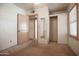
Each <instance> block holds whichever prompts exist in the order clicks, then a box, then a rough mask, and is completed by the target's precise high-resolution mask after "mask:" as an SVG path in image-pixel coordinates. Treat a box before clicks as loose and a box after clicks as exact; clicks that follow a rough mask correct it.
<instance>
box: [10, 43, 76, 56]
mask: <svg viewBox="0 0 79 59" xmlns="http://www.w3.org/2000/svg"><path fill="white" fill-rule="evenodd" d="M11 55H13V56H74V55H75V54H74V53H73V51H72V50H71V49H70V48H69V47H68V46H67V45H64V44H56V43H50V44H49V45H37V44H32V45H31V46H29V47H26V48H24V49H22V50H20V51H18V52H16V53H13V54H11Z"/></svg>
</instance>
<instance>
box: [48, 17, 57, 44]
mask: <svg viewBox="0 0 79 59" xmlns="http://www.w3.org/2000/svg"><path fill="white" fill-rule="evenodd" d="M53 17H56V33H57V34H56V37H57V41H56V43H58V16H51V17H49V43H50V21H51V19H50V18H53Z"/></svg>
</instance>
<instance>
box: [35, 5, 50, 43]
mask: <svg viewBox="0 0 79 59" xmlns="http://www.w3.org/2000/svg"><path fill="white" fill-rule="evenodd" d="M35 12H36V13H37V14H38V43H41V44H47V43H48V41H49V10H48V7H47V6H46V5H43V4H41V5H38V6H36V7H35ZM41 18H45V25H44V28H45V34H44V36H45V38H41V36H43V28H42V20H41Z"/></svg>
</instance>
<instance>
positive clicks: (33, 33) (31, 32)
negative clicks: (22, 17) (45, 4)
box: [29, 15, 38, 44]
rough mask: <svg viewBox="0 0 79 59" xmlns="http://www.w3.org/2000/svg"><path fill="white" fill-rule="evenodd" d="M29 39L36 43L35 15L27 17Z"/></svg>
mask: <svg viewBox="0 0 79 59" xmlns="http://www.w3.org/2000/svg"><path fill="white" fill-rule="evenodd" d="M29 39H31V40H32V41H33V43H34V44H35V43H37V42H38V41H37V15H30V16H29Z"/></svg>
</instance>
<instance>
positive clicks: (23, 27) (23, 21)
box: [17, 14, 28, 44]
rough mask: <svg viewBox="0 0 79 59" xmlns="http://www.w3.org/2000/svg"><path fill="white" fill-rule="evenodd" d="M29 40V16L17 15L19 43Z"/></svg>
mask: <svg viewBox="0 0 79 59" xmlns="http://www.w3.org/2000/svg"><path fill="white" fill-rule="evenodd" d="M26 41H28V17H27V16H26V15H20V14H18V17H17V43H18V44H22V43H24V42H26Z"/></svg>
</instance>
